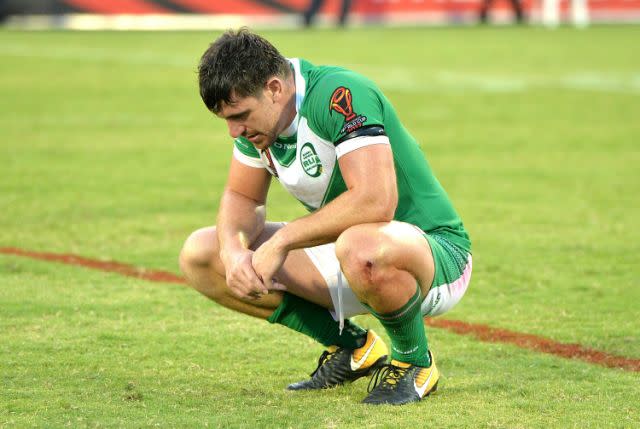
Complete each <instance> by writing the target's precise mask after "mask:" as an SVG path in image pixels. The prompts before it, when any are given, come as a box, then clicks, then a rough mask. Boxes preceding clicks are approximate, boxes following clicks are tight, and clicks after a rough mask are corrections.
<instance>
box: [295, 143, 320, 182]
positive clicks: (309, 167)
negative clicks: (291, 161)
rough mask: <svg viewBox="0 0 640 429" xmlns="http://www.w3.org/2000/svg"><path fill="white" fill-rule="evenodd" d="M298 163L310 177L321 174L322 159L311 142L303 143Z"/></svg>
mask: <svg viewBox="0 0 640 429" xmlns="http://www.w3.org/2000/svg"><path fill="white" fill-rule="evenodd" d="M300 163H301V164H302V169H303V170H304V172H305V173H307V174H308V175H309V176H311V177H318V176H319V175H321V174H322V161H320V157H319V156H318V153H317V152H316V149H315V148H314V147H313V145H312V144H311V143H308V142H307V143H305V144H303V145H302V148H301V149H300Z"/></svg>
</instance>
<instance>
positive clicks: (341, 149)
mask: <svg viewBox="0 0 640 429" xmlns="http://www.w3.org/2000/svg"><path fill="white" fill-rule="evenodd" d="M290 62H291V66H292V69H293V72H294V77H295V84H296V110H297V115H296V118H295V119H294V121H293V123H292V124H291V126H290V127H289V128H288V129H287V130H285V132H284V133H283V135H281V136H279V137H278V139H277V140H276V141H275V142H274V143H273V144H272V145H271V146H270V147H269V148H268V149H266V150H263V151H260V153H259V152H258V150H256V148H255V147H254V146H253V145H252V144H251V142H250V141H248V140H247V139H245V138H244V137H239V138H237V139H236V140H235V147H234V156H235V157H236V159H237V160H238V161H240V162H242V163H243V164H246V165H248V166H251V167H257V168H266V169H267V170H268V171H269V172H270V173H271V174H272V175H273V176H275V177H276V178H277V179H278V181H279V182H280V183H281V184H282V185H283V186H284V187H285V189H286V190H287V191H288V192H289V193H290V194H291V195H293V196H294V197H295V198H296V199H297V200H298V201H300V202H301V203H302V204H304V206H305V207H306V208H307V209H308V210H309V211H314V210H317V209H319V208H320V207H322V206H324V205H325V204H327V203H328V202H330V201H331V200H333V199H334V198H335V197H336V196H338V195H340V194H341V193H342V192H344V191H345V190H346V186H345V183H344V180H343V178H342V174H341V173H340V168H339V164H338V162H337V160H338V158H340V156H342V155H344V154H346V153H349V152H351V151H353V150H356V149H359V148H361V147H364V146H367V145H373V144H390V146H391V150H392V152H393V158H394V164H395V170H396V180H397V186H398V207H397V208H396V212H395V215H394V219H395V220H399V221H403V222H407V223H411V224H413V225H416V226H418V227H419V228H421V229H422V230H423V231H425V232H429V233H441V234H446V235H447V237H448V238H449V239H450V240H451V241H453V242H454V243H455V244H457V245H458V246H460V247H462V248H463V249H465V250H467V251H470V247H471V243H470V240H469V236H468V234H467V232H466V231H465V229H464V226H463V224H462V221H461V219H460V217H459V216H458V214H457V213H456V211H455V209H454V208H453V205H452V204H451V201H450V200H449V197H448V196H447V194H446V192H445V191H444V189H443V188H442V186H441V185H440V183H439V182H438V180H437V179H436V177H435V176H434V174H433V173H432V171H431V168H430V167H429V164H428V163H427V160H426V159H425V157H424V154H423V153H422V151H421V150H420V147H419V146H418V144H417V143H416V141H415V139H414V138H413V137H412V136H411V135H410V134H409V132H408V131H407V130H406V129H405V128H404V126H403V125H402V123H401V122H400V120H399V119H398V116H397V114H396V111H395V109H394V108H393V106H392V105H391V103H390V102H389V100H387V98H386V97H385V96H384V95H383V94H382V91H380V89H379V88H378V87H377V86H376V85H375V84H374V83H373V82H371V81H370V80H368V79H366V78H365V77H363V76H361V75H359V74H358V73H355V72H352V71H349V70H346V69H344V68H340V67H332V66H314V65H313V64H311V63H309V62H307V61H305V60H302V59H296V58H294V59H290ZM370 168H371V174H376V173H377V172H376V166H375V165H371V166H370Z"/></svg>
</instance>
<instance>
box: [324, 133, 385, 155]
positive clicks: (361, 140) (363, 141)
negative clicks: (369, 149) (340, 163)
mask: <svg viewBox="0 0 640 429" xmlns="http://www.w3.org/2000/svg"><path fill="white" fill-rule="evenodd" d="M374 144H391V143H390V142H389V137H387V136H360V137H355V138H352V139H349V140H345V141H343V142H342V143H340V144H339V145H338V146H336V155H337V156H338V158H340V157H341V156H343V155H346V154H348V153H349V152H353V151H354V150H356V149H360V148H361V147H365V146H371V145H374Z"/></svg>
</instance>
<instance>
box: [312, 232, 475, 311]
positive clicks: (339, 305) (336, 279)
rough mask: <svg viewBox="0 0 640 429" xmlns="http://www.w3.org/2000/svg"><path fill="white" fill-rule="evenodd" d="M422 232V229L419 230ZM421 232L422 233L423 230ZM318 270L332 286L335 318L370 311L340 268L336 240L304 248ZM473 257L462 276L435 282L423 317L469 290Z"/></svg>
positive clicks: (448, 306)
mask: <svg viewBox="0 0 640 429" xmlns="http://www.w3.org/2000/svg"><path fill="white" fill-rule="evenodd" d="M417 233H418V232H417ZM420 233H421V232H420ZM304 250H305V252H307V255H309V258H310V259H311V261H312V262H313V264H314V265H315V267H316V268H317V269H318V271H319V272H320V274H321V275H322V277H324V280H325V281H326V282H327V286H328V287H329V293H330V294H331V300H332V301H333V308H334V311H332V312H331V314H332V316H333V318H334V319H336V320H339V321H342V320H344V319H348V318H350V317H353V316H356V315H358V314H367V313H369V309H367V307H365V306H364V305H362V303H361V302H360V301H359V300H358V298H357V297H356V296H355V294H354V293H353V291H352V290H351V287H350V286H349V283H348V281H347V279H346V277H345V276H344V274H343V273H342V271H341V270H340V263H339V262H338V258H337V257H336V252H335V243H329V244H323V245H321V246H316V247H308V248H306V249H304ZM471 270H472V258H471V254H469V255H468V256H467V262H466V265H465V267H464V270H463V271H462V275H460V277H459V278H457V279H455V280H454V281H452V282H451V283H445V284H441V285H438V286H436V285H434V286H433V287H432V288H431V290H430V291H429V293H428V294H427V296H426V298H425V299H424V300H423V301H422V304H421V306H420V309H421V312H422V315H423V316H438V315H440V314H443V313H445V312H447V311H449V310H451V309H452V308H453V307H454V306H455V305H456V304H457V303H458V302H459V301H460V300H461V299H462V296H463V295H464V294H465V292H466V291H467V288H468V286H469V282H470V280H471Z"/></svg>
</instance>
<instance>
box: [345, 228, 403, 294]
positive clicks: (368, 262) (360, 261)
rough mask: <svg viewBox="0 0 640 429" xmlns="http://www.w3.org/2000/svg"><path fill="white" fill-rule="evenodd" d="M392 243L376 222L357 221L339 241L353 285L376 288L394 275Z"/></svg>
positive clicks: (348, 276) (346, 272)
mask: <svg viewBox="0 0 640 429" xmlns="http://www.w3.org/2000/svg"><path fill="white" fill-rule="evenodd" d="M388 252H389V248H388V243H387V240H385V236H384V234H383V233H382V232H380V230H379V228H377V227H376V226H375V225H372V224H369V225H356V226H353V227H351V228H349V229H347V230H346V231H344V232H343V233H342V234H340V236H339V237H338V240H337V241H336V256H337V258H338V261H340V266H341V268H342V271H343V272H344V274H345V276H346V277H347V279H348V280H349V283H350V284H351V285H352V287H357V288H363V289H368V290H371V289H376V288H377V287H379V286H380V285H381V284H383V283H384V282H385V280H386V279H387V278H388V277H389V275H390V270H391V269H393V267H392V266H390V264H389V258H388Z"/></svg>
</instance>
